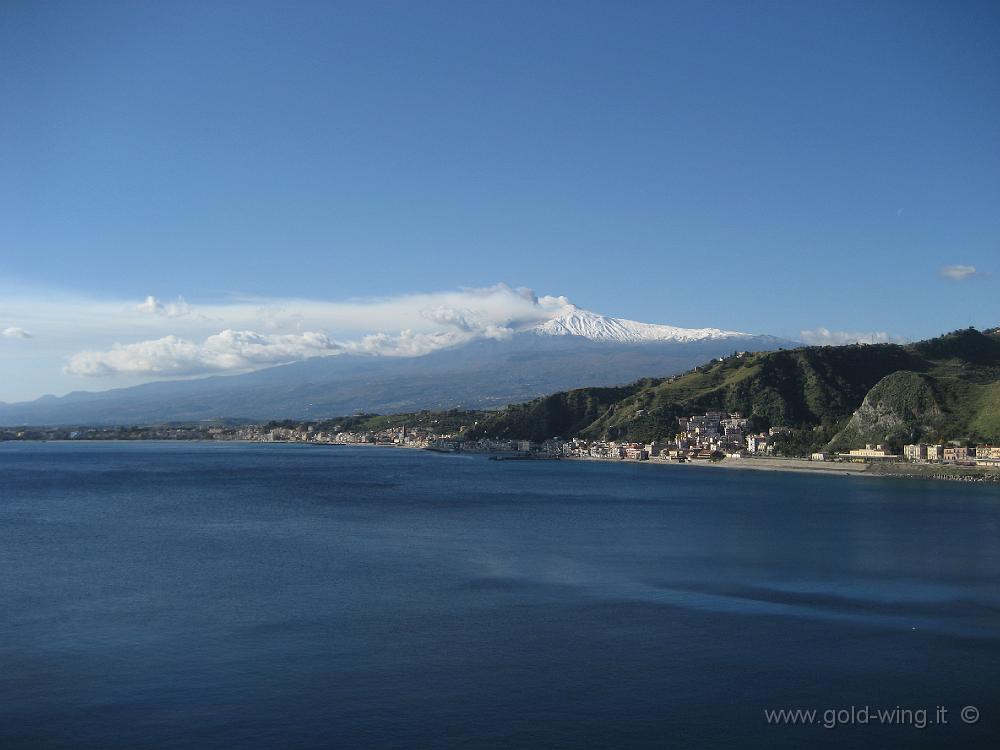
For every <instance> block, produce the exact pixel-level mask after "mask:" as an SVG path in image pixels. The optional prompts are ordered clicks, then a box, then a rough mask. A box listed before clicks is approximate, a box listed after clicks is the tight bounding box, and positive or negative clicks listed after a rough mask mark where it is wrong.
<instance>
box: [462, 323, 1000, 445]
mask: <svg viewBox="0 0 1000 750" xmlns="http://www.w3.org/2000/svg"><path fill="white" fill-rule="evenodd" d="M709 410H720V411H729V412H736V411H738V412H741V413H743V414H744V415H747V416H749V417H750V419H751V427H752V428H754V429H766V428H768V427H772V426H785V427H789V428H791V434H790V435H789V436H788V437H787V438H785V439H784V442H785V445H784V446H783V448H784V452H786V453H790V454H791V453H799V454H801V453H805V452H808V451H810V450H813V449H816V448H819V447H822V446H829V447H831V448H845V447H848V446H855V445H857V444H864V443H865V442H884V443H889V444H901V443H903V442H911V441H915V440H935V441H940V440H968V441H973V442H978V441H1000V334H998V333H997V332H996V331H995V330H994V331H989V332H985V333H983V332H979V331H976V330H974V329H968V330H962V331H956V332H953V333H950V334H947V335H945V336H941V337H938V338H934V339H929V340H927V341H921V342H918V343H915V344H908V345H898V344H876V345H860V344H856V345H849V346H824V347H801V348H797V349H790V350H781V351H773V352H765V353H740V354H735V355H731V356H728V357H723V358H721V359H718V360H716V361H713V362H711V363H709V364H706V365H702V366H699V367H696V368H695V369H693V370H691V371H689V372H687V373H685V374H683V375H679V376H674V377H669V378H659V379H653V380H644V381H639V382H636V383H633V384H632V385H629V386H623V387H621V388H618V389H595V388H584V389H577V390H574V391H568V392H564V393H556V394H553V395H551V396H547V397H545V398H540V399H535V400H534V401H530V402H528V403H525V404H520V405H517V406H512V407H508V408H506V409H503V410H502V411H500V412H497V413H495V414H493V415H491V416H490V417H488V418H487V419H485V420H483V421H482V422H480V424H479V426H478V427H477V429H476V431H475V433H474V434H475V435H480V436H491V437H507V438H524V439H532V440H543V439H546V438H549V437H556V436H560V437H568V436H570V435H578V436H581V437H591V438H607V439H612V440H635V441H649V440H653V439H656V438H663V437H667V436H670V435H672V434H673V433H674V432H676V430H677V417H679V416H686V415H689V414H697V413H702V412H705V411H709Z"/></svg>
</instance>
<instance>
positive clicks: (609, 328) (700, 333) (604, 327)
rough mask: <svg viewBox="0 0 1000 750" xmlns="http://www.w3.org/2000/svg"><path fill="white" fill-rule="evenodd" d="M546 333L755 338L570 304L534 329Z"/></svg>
mask: <svg viewBox="0 0 1000 750" xmlns="http://www.w3.org/2000/svg"><path fill="white" fill-rule="evenodd" d="M532 330H533V331H534V332H535V333H537V334H539V335H543V336H580V337H583V338H587V339H590V340H591V341H612V342H615V343H619V344H639V343H649V342H653V341H677V342H685V343H686V342H692V341H705V340H708V339H741V338H746V339H750V338H752V337H751V336H750V335H749V334H746V333H739V332H737V331H723V330H720V329H718V328H678V327H677V326H667V325H658V324H655V323H639V322H638V321H635V320H626V319H624V318H610V317H608V316H606V315H598V314H597V313H592V312H590V311H589V310H583V309H581V308H579V307H576V306H575V305H567V306H566V308H565V310H564V311H562V313H561V314H560V315H558V316H557V317H555V318H552V319H551V320H547V321H545V322H544V323H541V324H539V325H537V326H535V327H533V328H532Z"/></svg>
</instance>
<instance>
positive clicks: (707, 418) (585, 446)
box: [562, 411, 788, 461]
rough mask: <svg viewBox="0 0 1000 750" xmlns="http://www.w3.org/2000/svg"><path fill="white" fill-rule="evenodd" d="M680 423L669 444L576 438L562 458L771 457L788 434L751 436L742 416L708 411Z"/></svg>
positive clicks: (771, 432)
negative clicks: (777, 438)
mask: <svg viewBox="0 0 1000 750" xmlns="http://www.w3.org/2000/svg"><path fill="white" fill-rule="evenodd" d="M677 422H678V428H679V429H678V432H677V433H676V434H675V435H674V436H673V438H672V439H670V440H654V441H653V442H651V443H629V442H624V443H616V442H613V441H604V440H592V441H590V440H581V439H579V438H574V439H572V440H570V441H569V442H567V443H565V444H564V446H563V449H562V455H565V456H568V457H572V458H604V459H612V460H615V459H617V460H631V461H647V460H660V461H688V460H709V459H719V458H724V457H731V458H739V457H745V456H752V455H770V454H771V453H773V451H774V443H773V439H774V437H775V436H776V435H779V434H781V433H783V432H788V428H787V427H773V428H771V429H770V430H769V431H768V432H760V433H750V432H749V431H748V429H747V425H748V423H749V420H748V419H747V418H746V417H744V416H743V415H742V414H740V413H739V412H723V411H709V412H705V413H704V414H693V415H691V416H689V417H680V418H679V419H678V420H677Z"/></svg>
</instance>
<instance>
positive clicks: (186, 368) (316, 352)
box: [66, 330, 341, 376]
mask: <svg viewBox="0 0 1000 750" xmlns="http://www.w3.org/2000/svg"><path fill="white" fill-rule="evenodd" d="M340 351H341V347H340V346H339V345H337V344H336V343H335V342H333V341H332V340H331V339H330V338H329V337H328V336H326V335H324V334H322V333H315V332H309V333H303V334H277V335H273V334H272V335H264V334H260V333H254V332H253V331H233V330H225V331H222V332H221V333H217V334H215V335H213V336H209V337H208V338H206V339H205V340H204V341H203V342H202V343H200V344H197V343H194V342H192V341H187V340H185V339H181V338H177V337H176V336H164V337H163V338H159V339H154V340H151V341H140V342H138V343H135V344H126V345H121V344H116V345H115V346H113V347H112V348H111V349H109V350H107V351H83V352H79V353H77V354H74V355H73V356H72V357H70V360H69V364H67V365H66V372H67V373H69V374H72V375H87V376H101V375H111V374H114V373H125V374H129V375H158V376H164V375H174V376H183V375H202V374H206V373H211V372H223V371H240V370H251V369H253V368H254V367H258V366H261V365H274V364H281V363H283V362H294V361H296V360H300V359H309V358H311V357H322V356H328V355H331V354H337V353H339V352H340Z"/></svg>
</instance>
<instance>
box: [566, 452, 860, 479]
mask: <svg viewBox="0 0 1000 750" xmlns="http://www.w3.org/2000/svg"><path fill="white" fill-rule="evenodd" d="M563 460H566V461H588V462H589V461H593V462H597V463H631V464H649V465H650V466H676V467H680V468H688V467H692V468H699V467H702V468H713V469H730V470H736V471H740V470H743V471H783V472H790V473H794V474H827V475H833V476H858V475H861V474H865V473H867V471H868V469H869V468H870V466H869V465H868V464H834V463H829V462H824V463H820V462H818V461H810V460H809V459H808V458H724V459H722V460H720V461H685V462H683V463H680V462H677V461H669V462H668V461H657V460H646V461H629V460H626V459H622V460H620V461H612V460H609V459H604V458H587V457H583V456H569V457H566V458H565V459H563Z"/></svg>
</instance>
